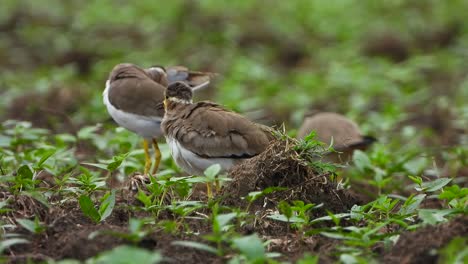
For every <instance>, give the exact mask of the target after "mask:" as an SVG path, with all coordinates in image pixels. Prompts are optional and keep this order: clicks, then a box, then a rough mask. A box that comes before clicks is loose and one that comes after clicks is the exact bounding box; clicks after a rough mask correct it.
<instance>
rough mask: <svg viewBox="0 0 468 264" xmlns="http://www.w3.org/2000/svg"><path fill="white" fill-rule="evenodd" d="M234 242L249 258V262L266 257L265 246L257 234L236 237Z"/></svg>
mask: <svg viewBox="0 0 468 264" xmlns="http://www.w3.org/2000/svg"><path fill="white" fill-rule="evenodd" d="M232 243H233V244H234V246H235V247H236V248H238V249H239V251H240V252H241V253H242V255H244V256H245V257H246V258H247V260H248V262H255V261H258V260H263V259H265V248H264V247H263V242H262V240H261V239H260V238H259V237H258V235H257V234H252V235H250V236H244V237H239V238H234V239H233V240H232Z"/></svg>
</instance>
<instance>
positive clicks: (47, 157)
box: [37, 149, 57, 168]
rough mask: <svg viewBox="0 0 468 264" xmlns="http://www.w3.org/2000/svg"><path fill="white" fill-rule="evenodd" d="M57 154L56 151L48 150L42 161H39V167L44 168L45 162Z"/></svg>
mask: <svg viewBox="0 0 468 264" xmlns="http://www.w3.org/2000/svg"><path fill="white" fill-rule="evenodd" d="M56 152H57V150H56V149H49V150H46V151H45V152H44V154H42V157H41V159H40V160H39V162H38V163H37V167H39V168H40V167H42V164H44V162H46V161H47V160H48V159H49V158H50V157H51V156H52V155H54V154H55V153H56Z"/></svg>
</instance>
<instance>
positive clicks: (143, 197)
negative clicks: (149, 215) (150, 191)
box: [136, 189, 152, 208]
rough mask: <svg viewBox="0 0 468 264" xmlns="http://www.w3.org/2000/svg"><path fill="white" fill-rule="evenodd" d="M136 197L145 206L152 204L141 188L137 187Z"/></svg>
mask: <svg viewBox="0 0 468 264" xmlns="http://www.w3.org/2000/svg"><path fill="white" fill-rule="evenodd" d="M136 198H137V199H138V201H140V202H142V203H143V205H144V206H145V207H146V208H148V207H150V206H151V205H152V202H151V199H150V196H148V195H146V193H145V192H144V191H142V190H141V189H138V193H137V196H136Z"/></svg>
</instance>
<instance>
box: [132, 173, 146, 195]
mask: <svg viewBox="0 0 468 264" xmlns="http://www.w3.org/2000/svg"><path fill="white" fill-rule="evenodd" d="M150 183H151V180H150V178H149V176H148V174H140V173H135V174H133V175H132V176H130V178H129V181H128V183H127V184H126V188H127V189H128V190H130V191H133V192H138V190H139V189H141V190H145V189H146V185H147V184H150Z"/></svg>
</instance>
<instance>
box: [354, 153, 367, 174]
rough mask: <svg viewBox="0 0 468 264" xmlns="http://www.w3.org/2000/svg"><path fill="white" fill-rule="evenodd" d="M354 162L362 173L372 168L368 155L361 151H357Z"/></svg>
mask: <svg viewBox="0 0 468 264" xmlns="http://www.w3.org/2000/svg"><path fill="white" fill-rule="evenodd" d="M353 162H354V164H355V165H356V167H357V168H358V169H359V170H360V171H365V169H366V168H371V167H372V166H371V161H370V159H369V157H368V156H367V154H366V153H364V152H363V151H361V150H355V151H354V153H353Z"/></svg>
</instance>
